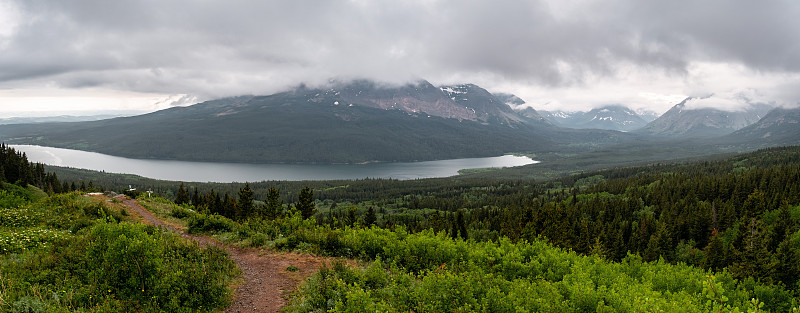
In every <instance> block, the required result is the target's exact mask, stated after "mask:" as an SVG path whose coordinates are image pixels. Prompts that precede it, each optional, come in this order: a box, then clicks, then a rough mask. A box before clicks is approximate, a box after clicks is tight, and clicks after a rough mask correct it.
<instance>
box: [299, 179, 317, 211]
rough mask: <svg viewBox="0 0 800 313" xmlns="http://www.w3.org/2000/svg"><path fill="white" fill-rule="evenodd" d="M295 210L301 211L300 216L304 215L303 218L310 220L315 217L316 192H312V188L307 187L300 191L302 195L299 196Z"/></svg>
mask: <svg viewBox="0 0 800 313" xmlns="http://www.w3.org/2000/svg"><path fill="white" fill-rule="evenodd" d="M295 208H297V210H298V211H300V215H302V216H303V218H310V217H312V216H314V211H316V205H315V204H314V191H313V190H311V188H309V187H308V186H305V187H304V188H303V189H301V190H300V195H299V196H298V199H297V204H295Z"/></svg>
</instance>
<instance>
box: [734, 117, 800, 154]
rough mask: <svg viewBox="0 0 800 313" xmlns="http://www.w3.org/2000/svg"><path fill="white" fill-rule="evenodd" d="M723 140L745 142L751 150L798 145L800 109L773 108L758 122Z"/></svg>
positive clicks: (799, 138)
mask: <svg viewBox="0 0 800 313" xmlns="http://www.w3.org/2000/svg"><path fill="white" fill-rule="evenodd" d="M723 139H724V140H723V141H724V142H746V143H749V144H750V145H751V146H752V147H753V148H757V147H767V146H773V145H800V108H775V109H773V110H771V111H769V113H767V114H766V115H765V116H764V117H763V118H761V119H760V120H759V121H758V122H756V123H753V124H751V125H749V126H747V127H744V128H742V129H739V130H737V131H735V132H733V133H731V134H730V135H727V136H725V137H724V138H723Z"/></svg>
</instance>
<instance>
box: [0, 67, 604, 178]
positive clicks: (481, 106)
mask: <svg viewBox="0 0 800 313" xmlns="http://www.w3.org/2000/svg"><path fill="white" fill-rule="evenodd" d="M548 128H550V125H549V124H545V123H541V122H539V121H535V120H531V119H528V118H526V117H524V116H522V115H518V114H516V113H515V112H514V111H513V110H511V109H510V108H509V107H508V106H507V105H506V104H505V103H502V102H501V101H500V100H498V99H497V98H495V97H494V96H492V95H491V94H490V93H489V92H487V91H486V90H484V89H482V88H480V87H477V86H475V85H459V86H441V87H435V86H433V85H431V84H430V83H428V82H427V81H420V82H416V83H412V84H405V85H401V86H388V85H387V86H384V85H380V84H377V83H374V82H369V81H355V82H351V83H346V84H336V85H333V86H332V87H330V88H308V87H305V86H300V87H297V88H294V89H292V90H290V91H286V92H282V93H277V94H273V95H268V96H241V97H233V98H225V99H219V100H212V101H206V102H203V103H198V104H195V105H192V106H188V107H174V108H170V109H166V110H161V111H157V112H153V113H149V114H144V115H140V116H134V117H123V118H114V119H107V120H101V121H90V122H79V123H43V124H23V125H4V126H0V137H2V140H4V141H5V142H7V143H25V144H39V145H45V146H54V147H64V148H73V149H79V150H87V151H96V152H101V153H106V154H111V155H117V156H124V157H131V158H144V159H151V158H153V159H177V160H192V161H224V162H252V163H282V162H285V163H360V162H372V161H417V160H435V159H451V158H463V157H485V156H497V155H502V154H505V153H509V152H524V151H551V150H553V149H554V147H555V145H556V143H557V142H559V141H560V140H563V142H566V143H575V140H584V138H591V137H592V136H585V135H581V134H575V133H574V132H572V133H570V132H566V133H564V134H563V135H560V136H555V135H554V133H553V132H552V130H549V129H548ZM594 137H596V138H594V139H592V140H595V141H599V142H603V141H609V140H611V141H613V140H617V139H619V137H620V136H617V135H615V134H608V135H606V134H595V135H594ZM559 144H562V143H559Z"/></svg>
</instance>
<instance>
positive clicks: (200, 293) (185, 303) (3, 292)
mask: <svg viewBox="0 0 800 313" xmlns="http://www.w3.org/2000/svg"><path fill="white" fill-rule="evenodd" d="M0 203H14V204H16V205H19V206H17V207H0V214H2V216H0V221H3V223H2V224H0V246H2V247H0V248H2V249H0V311H3V312H6V311H9V312H210V311H214V310H216V309H218V308H221V307H225V306H226V305H227V304H228V303H229V301H230V295H231V294H230V290H229V287H228V286H229V284H230V283H231V281H232V278H233V277H234V276H236V275H237V270H236V269H235V265H234V263H233V261H231V259H230V258H229V256H228V255H227V253H226V252H225V251H223V250H221V249H219V248H216V247H209V248H200V247H199V246H198V245H197V244H196V243H193V242H189V241H187V240H185V239H183V238H180V237H179V236H177V235H175V234H172V233H167V232H165V231H163V230H161V229H158V228H154V227H152V226H144V225H140V224H128V223H117V222H116V221H118V220H119V219H122V218H124V216H123V215H124V214H121V213H119V212H118V211H116V210H115V209H113V208H110V207H109V206H107V205H106V204H105V203H102V202H98V201H96V200H94V201H93V200H90V199H88V198H86V197H82V196H80V195H79V194H77V193H71V194H66V195H57V196H52V197H49V198H45V199H43V200H40V201H35V202H25V203H20V202H19V197H17V198H14V196H13V195H10V194H9V193H0ZM8 217H10V218H8ZM8 221H11V222H8Z"/></svg>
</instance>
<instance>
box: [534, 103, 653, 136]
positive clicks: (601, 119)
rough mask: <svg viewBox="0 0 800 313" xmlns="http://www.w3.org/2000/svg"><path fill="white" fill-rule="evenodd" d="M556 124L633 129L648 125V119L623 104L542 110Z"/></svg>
mask: <svg viewBox="0 0 800 313" xmlns="http://www.w3.org/2000/svg"><path fill="white" fill-rule="evenodd" d="M540 113H541V114H542V116H543V117H544V118H546V119H547V120H549V121H550V122H552V123H553V124H555V125H558V126H561V127H568V128H577V129H608V130H619V131H631V130H635V129H639V128H642V127H644V126H645V125H647V122H648V121H647V120H645V119H644V118H642V117H641V116H640V115H639V114H638V113H636V112H635V111H634V110H632V109H630V108H628V107H625V106H622V105H607V106H602V107H599V108H594V109H592V110H590V111H588V112H580V111H579V112H566V111H540Z"/></svg>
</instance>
